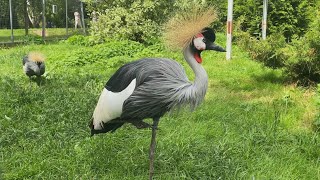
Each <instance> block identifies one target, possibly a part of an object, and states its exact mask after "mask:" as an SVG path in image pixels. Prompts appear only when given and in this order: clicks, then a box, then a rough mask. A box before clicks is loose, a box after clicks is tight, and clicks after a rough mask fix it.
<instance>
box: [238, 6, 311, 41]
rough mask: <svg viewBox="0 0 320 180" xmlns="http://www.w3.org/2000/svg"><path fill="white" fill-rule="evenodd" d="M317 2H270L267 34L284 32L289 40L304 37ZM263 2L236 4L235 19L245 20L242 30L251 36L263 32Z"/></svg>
mask: <svg viewBox="0 0 320 180" xmlns="http://www.w3.org/2000/svg"><path fill="white" fill-rule="evenodd" d="M315 2H316V1H315V0H289V1H284V0H281V1H269V2H268V17H267V20H268V21H267V23H268V24H267V27H268V29H267V33H268V34H273V33H277V32H279V31H280V32H282V33H283V35H284V36H285V38H286V39H287V40H289V41H290V40H291V38H292V37H293V36H294V35H298V36H303V35H304V34H305V33H306V31H307V29H308V27H309V23H310V22H311V18H312V13H313V7H314V6H315ZM262 5H263V1H256V0H244V1H236V2H235V4H234V19H235V20H239V19H241V18H243V21H242V23H241V29H242V30H243V31H246V32H249V33H250V34H251V35H254V34H259V33H260V32H261V18H262V12H263V9H262V8H263V6H262Z"/></svg>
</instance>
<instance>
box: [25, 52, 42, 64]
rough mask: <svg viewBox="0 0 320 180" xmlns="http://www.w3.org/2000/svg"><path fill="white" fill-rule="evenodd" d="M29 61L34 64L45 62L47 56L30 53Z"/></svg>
mask: <svg viewBox="0 0 320 180" xmlns="http://www.w3.org/2000/svg"><path fill="white" fill-rule="evenodd" d="M28 59H29V60H30V61H34V62H44V61H45V56H44V55H43V54H42V53H40V52H30V53H29V54H28Z"/></svg>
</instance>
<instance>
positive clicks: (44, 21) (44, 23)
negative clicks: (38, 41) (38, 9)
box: [42, 0, 47, 40]
mask: <svg viewBox="0 0 320 180" xmlns="http://www.w3.org/2000/svg"><path fill="white" fill-rule="evenodd" d="M45 3H46V2H45V0H42V40H44V39H45V37H46V30H45V28H46V26H45V25H46V24H47V23H46V18H45V13H46V12H45V10H46V5H45Z"/></svg>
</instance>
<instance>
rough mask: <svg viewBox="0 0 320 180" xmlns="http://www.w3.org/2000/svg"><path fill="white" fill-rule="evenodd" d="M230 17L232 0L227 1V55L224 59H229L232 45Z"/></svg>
mask: <svg viewBox="0 0 320 180" xmlns="http://www.w3.org/2000/svg"><path fill="white" fill-rule="evenodd" d="M232 15H233V0H228V17H227V48H226V49H227V53H226V59H227V60H230V59H231V44H232Z"/></svg>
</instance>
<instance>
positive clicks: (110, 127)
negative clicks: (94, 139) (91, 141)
mask: <svg viewBox="0 0 320 180" xmlns="http://www.w3.org/2000/svg"><path fill="white" fill-rule="evenodd" d="M215 17H216V15H215V12H214V11H213V10H211V9H208V10H206V11H202V12H199V11H198V12H196V13H195V14H194V15H193V16H192V17H184V18H183V19H184V21H181V19H180V20H178V21H175V20H171V21H170V22H169V24H168V25H167V28H166V30H167V32H166V34H165V39H166V41H167V44H168V45H175V46H180V47H181V48H183V55H184V58H185V60H186V61H187V63H188V64H189V66H190V67H191V68H192V70H193V72H194V74H195V80H194V82H190V81H189V79H188V77H187V75H186V73H185V70H184V69H183V67H182V65H181V64H179V63H178V62H176V61H174V60H171V59H165V58H144V59H140V60H137V61H134V62H130V63H128V64H125V65H123V66H122V67H120V68H119V69H118V70H117V71H116V72H115V74H114V75H113V76H112V77H111V78H110V79H109V81H108V82H107V83H106V85H105V87H104V88H103V90H102V93H101V95H100V98H99V100H98V103H97V105H96V108H95V110H94V113H93V117H92V120H91V122H90V125H89V126H90V128H91V135H94V134H98V133H106V132H114V131H115V130H117V129H118V128H120V127H121V126H122V125H123V124H124V123H131V124H132V125H134V126H136V127H137V128H139V129H140V128H148V127H151V128H152V138H151V145H150V152H149V153H150V154H149V155H150V167H149V168H150V174H149V178H150V179H152V177H153V173H154V168H153V161H154V151H155V138H156V130H157V127H158V123H159V120H160V118H161V117H162V116H163V115H164V114H165V113H166V112H168V111H170V110H171V109H173V108H175V107H179V106H181V105H184V104H189V105H191V107H192V108H195V107H196V106H198V105H199V104H200V103H201V101H202V100H203V98H204V96H205V94H206V91H207V87H208V75H207V73H206V71H205V69H204V68H203V67H202V65H201V63H202V58H201V55H200V54H201V52H202V51H205V50H215V51H220V52H225V50H224V49H223V48H222V47H220V46H218V45H216V44H215V43H214V41H215V38H216V36H215V33H214V31H213V30H212V29H211V28H208V27H207V26H209V25H210V24H211V23H212V22H213V20H214V19H215ZM191 25H192V26H191ZM146 118H152V119H153V125H150V124H148V123H146V122H144V121H143V120H144V119H146Z"/></svg>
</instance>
